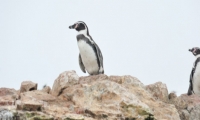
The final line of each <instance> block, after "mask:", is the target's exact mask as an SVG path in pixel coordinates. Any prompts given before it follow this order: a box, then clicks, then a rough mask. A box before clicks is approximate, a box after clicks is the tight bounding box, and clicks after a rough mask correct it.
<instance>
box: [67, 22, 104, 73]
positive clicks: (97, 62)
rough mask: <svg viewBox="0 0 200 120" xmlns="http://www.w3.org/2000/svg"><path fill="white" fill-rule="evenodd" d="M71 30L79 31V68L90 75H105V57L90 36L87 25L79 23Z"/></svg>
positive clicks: (71, 27)
mask: <svg viewBox="0 0 200 120" xmlns="http://www.w3.org/2000/svg"><path fill="white" fill-rule="evenodd" d="M69 28H70V29H75V30H76V31H78V34H77V36H76V38H77V43H78V48H79V52H80V53H79V66H80V68H81V70H82V71H83V72H84V73H86V71H87V72H88V73H89V74H90V75H97V74H104V68H103V56H102V53H101V50H100V49H99V47H98V45H97V44H96V43H95V42H94V40H93V39H92V37H91V36H90V34H89V30H88V27H87V25H86V24H85V23H84V22H82V21H78V22H76V23H75V24H73V25H71V26H69Z"/></svg>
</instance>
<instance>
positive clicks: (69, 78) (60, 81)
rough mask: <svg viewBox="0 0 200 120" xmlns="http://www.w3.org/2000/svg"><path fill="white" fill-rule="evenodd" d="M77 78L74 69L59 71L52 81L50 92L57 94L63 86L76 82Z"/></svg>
mask: <svg viewBox="0 0 200 120" xmlns="http://www.w3.org/2000/svg"><path fill="white" fill-rule="evenodd" d="M78 80H79V77H78V75H77V74H76V72H75V71H65V72H63V73H61V74H60V75H59V76H58V78H57V79H56V80H55V81H54V84H53V87H52V90H51V94H52V95H54V96H59V95H60V94H61V93H62V91H63V90H64V89H65V88H67V87H70V86H73V85H75V84H77V83H78Z"/></svg>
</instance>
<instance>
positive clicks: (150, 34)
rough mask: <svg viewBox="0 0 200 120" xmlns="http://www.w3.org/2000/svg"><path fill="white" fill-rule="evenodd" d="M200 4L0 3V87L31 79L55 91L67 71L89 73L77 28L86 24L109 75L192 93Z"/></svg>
mask: <svg viewBox="0 0 200 120" xmlns="http://www.w3.org/2000/svg"><path fill="white" fill-rule="evenodd" d="M199 5H200V1H198V0H193V1H188V0H176V1H174V0H168V1H161V0H151V1H148V0H138V1H136V0H135V1H133V0H123V1H122V0H121V1H119V0H115V1H108V0H101V1H92V0H90V1H89V0H84V1H80V0H73V1H71V0H57V1H55V0H42V1H41V0H34V1H33V0H32V1H30V0H20V1H15V0H0V56H1V57H0V87H9V88H15V89H19V87H20V84H21V82H22V81H24V80H31V81H33V82H36V83H38V84H39V88H41V87H42V85H44V84H47V85H49V86H52V85H53V82H54V80H55V79H56V78H57V77H58V75H59V74H60V73H61V72H63V71H67V70H75V71H76V72H77V73H78V75H79V76H87V75H88V74H84V73H82V71H81V70H80V68H79V64H78V53H79V51H78V46H77V42H76V34H77V32H76V31H75V30H70V29H69V28H68V26H69V25H72V24H73V23H75V22H77V21H80V20H81V21H84V22H85V23H86V24H87V25H88V27H89V31H90V35H91V36H92V37H93V39H94V40H95V42H96V43H97V44H98V45H99V47H100V49H101V51H102V53H103V57H104V69H105V74H107V75H132V76H135V77H137V78H139V80H140V81H141V82H143V83H144V84H145V85H147V84H151V83H155V82H157V81H162V82H164V83H166V84H167V86H168V89H169V92H170V91H177V93H178V94H182V93H185V92H187V89H188V86H189V85H188V84H189V75H190V71H191V69H192V65H193V62H194V60H195V58H194V57H193V55H192V54H191V53H189V52H188V49H189V48H191V47H194V46H198V47H200V45H199V38H200V22H199V21H200V7H199Z"/></svg>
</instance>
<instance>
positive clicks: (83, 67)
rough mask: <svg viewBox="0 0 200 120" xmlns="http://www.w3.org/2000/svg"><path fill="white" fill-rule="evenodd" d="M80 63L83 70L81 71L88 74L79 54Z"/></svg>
mask: <svg viewBox="0 0 200 120" xmlns="http://www.w3.org/2000/svg"><path fill="white" fill-rule="evenodd" d="M78 61H79V66H80V68H81V70H82V71H83V72H84V73H86V71H85V66H84V65H83V62H82V59H81V55H80V54H79V57H78Z"/></svg>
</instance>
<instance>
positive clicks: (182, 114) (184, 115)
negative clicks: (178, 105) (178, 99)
mask: <svg viewBox="0 0 200 120" xmlns="http://www.w3.org/2000/svg"><path fill="white" fill-rule="evenodd" d="M179 115H180V118H181V120H189V116H190V114H189V112H188V111H187V110H184V109H183V110H180V111H179ZM192 120H193V119H192Z"/></svg>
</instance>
